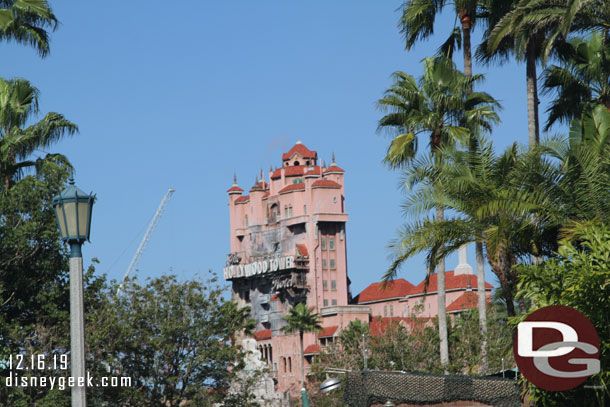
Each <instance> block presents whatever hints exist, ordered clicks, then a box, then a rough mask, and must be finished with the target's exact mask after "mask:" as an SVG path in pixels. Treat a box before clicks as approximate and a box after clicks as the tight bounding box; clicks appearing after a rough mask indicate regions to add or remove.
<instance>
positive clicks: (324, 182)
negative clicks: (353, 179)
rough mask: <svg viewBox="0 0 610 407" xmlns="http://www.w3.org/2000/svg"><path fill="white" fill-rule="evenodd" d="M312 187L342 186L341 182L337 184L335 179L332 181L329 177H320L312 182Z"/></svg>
mask: <svg viewBox="0 0 610 407" xmlns="http://www.w3.org/2000/svg"><path fill="white" fill-rule="evenodd" d="M311 187H312V188H341V184H337V183H336V182H335V181H331V180H329V179H319V180H317V181H316V182H314V183H313V184H311Z"/></svg>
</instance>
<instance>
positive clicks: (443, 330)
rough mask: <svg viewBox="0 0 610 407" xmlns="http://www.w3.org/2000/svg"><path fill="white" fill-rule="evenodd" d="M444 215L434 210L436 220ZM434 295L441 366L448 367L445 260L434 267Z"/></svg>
mask: <svg viewBox="0 0 610 407" xmlns="http://www.w3.org/2000/svg"><path fill="white" fill-rule="evenodd" d="M444 218H445V213H444V212H443V209H442V208H436V220H437V221H442V220H443V219H444ZM436 275H437V276H436V284H437V287H436V293H437V297H438V336H439V338H440V353H441V365H442V366H443V367H444V368H447V365H449V340H448V339H447V308H446V302H445V259H440V260H439V262H438V265H437V266H436Z"/></svg>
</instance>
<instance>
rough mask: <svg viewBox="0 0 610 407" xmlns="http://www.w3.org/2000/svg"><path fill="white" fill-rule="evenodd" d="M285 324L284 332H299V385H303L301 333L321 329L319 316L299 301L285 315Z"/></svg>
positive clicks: (303, 362)
mask: <svg viewBox="0 0 610 407" xmlns="http://www.w3.org/2000/svg"><path fill="white" fill-rule="evenodd" d="M284 320H285V321H286V322H287V325H286V326H285V327H284V332H286V333H293V332H297V333H298V334H299V344H300V348H299V350H300V352H301V387H302V388H304V387H305V355H304V354H303V351H304V349H303V334H305V332H318V331H321V330H322V326H321V325H320V316H319V315H318V314H315V313H312V310H311V309H310V308H308V307H307V305H305V304H304V303H302V302H300V303H298V304H296V305H295V306H294V307H292V308H290V310H289V313H288V315H287V316H285V317H284Z"/></svg>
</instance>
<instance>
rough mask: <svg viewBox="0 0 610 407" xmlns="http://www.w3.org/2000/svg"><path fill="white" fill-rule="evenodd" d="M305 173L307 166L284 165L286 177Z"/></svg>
mask: <svg viewBox="0 0 610 407" xmlns="http://www.w3.org/2000/svg"><path fill="white" fill-rule="evenodd" d="M304 173H305V167H303V166H302V165H293V166H292V167H284V176H285V177H296V176H298V175H303V174H304Z"/></svg>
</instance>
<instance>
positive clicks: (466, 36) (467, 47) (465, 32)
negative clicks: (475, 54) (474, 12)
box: [460, 10, 472, 93]
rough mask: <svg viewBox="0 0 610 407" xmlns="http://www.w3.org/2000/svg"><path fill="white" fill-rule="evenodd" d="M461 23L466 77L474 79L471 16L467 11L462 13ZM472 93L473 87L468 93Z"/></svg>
mask: <svg viewBox="0 0 610 407" xmlns="http://www.w3.org/2000/svg"><path fill="white" fill-rule="evenodd" d="M460 21H461V22H462V41H463V43H464V48H463V51H464V76H466V77H467V78H472V46H471V41H470V30H471V28H472V27H471V24H470V15H468V12H467V11H466V10H461V11H460ZM471 92H472V86H469V88H468V90H467V93H471Z"/></svg>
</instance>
